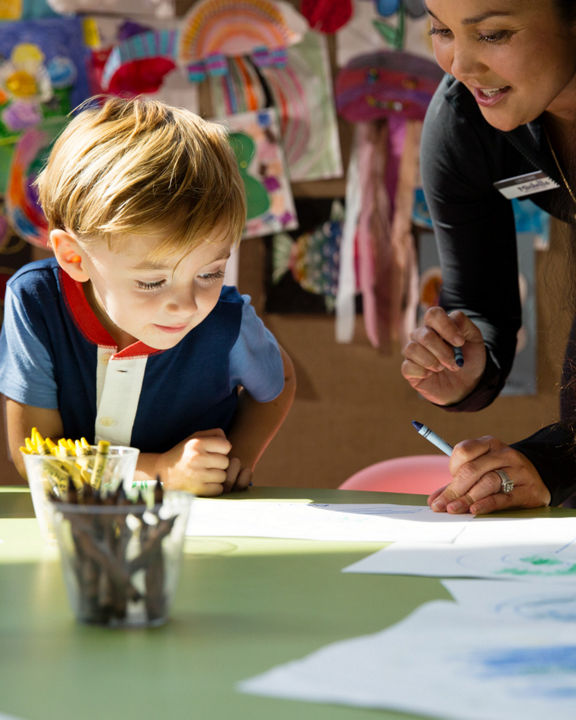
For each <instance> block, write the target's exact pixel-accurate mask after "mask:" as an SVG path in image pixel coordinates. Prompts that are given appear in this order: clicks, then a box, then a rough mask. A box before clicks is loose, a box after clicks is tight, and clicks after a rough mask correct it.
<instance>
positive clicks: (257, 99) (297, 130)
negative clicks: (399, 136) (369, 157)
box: [209, 33, 343, 182]
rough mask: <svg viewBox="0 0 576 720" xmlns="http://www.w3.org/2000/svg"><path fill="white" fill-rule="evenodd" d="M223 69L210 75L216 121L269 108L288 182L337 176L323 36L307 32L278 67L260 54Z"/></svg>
mask: <svg viewBox="0 0 576 720" xmlns="http://www.w3.org/2000/svg"><path fill="white" fill-rule="evenodd" d="M268 60H270V58H268ZM226 66H227V71H226V72H225V73H222V74H220V75H218V74H212V75H210V76H209V87H210V98H211V103H212V108H213V110H214V114H215V116H216V117H226V116H227V115H232V114H234V113H241V112H247V111H252V110H258V109H263V108H265V107H268V106H270V105H273V106H274V107H275V108H276V110H277V112H278V117H279V122H280V132H281V135H282V145H283V147H284V154H285V156H286V164H287V166H288V172H289V174H290V180H291V181H293V182H299V181H308V180H319V179H326V178H335V177H341V176H342V174H343V168H342V156H341V152H340V139H339V136H338V125H337V120H336V112H335V108H334V98H333V94H332V77H331V73H330V64H329V59H328V51H327V46H326V39H325V38H324V37H323V36H322V35H320V34H318V33H306V35H305V36H304V38H303V40H302V42H300V43H298V44H297V45H294V46H293V47H290V48H288V50H287V54H286V62H285V65H283V66H279V65H278V64H277V63H274V62H268V61H264V59H263V58H262V57H261V56H260V55H255V56H254V55H253V56H243V57H235V58H227V60H226Z"/></svg>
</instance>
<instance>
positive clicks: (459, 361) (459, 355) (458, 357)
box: [454, 347, 464, 367]
mask: <svg viewBox="0 0 576 720" xmlns="http://www.w3.org/2000/svg"><path fill="white" fill-rule="evenodd" d="M454 360H455V362H456V365H458V367H462V365H464V353H463V352H462V348H461V347H455V348H454Z"/></svg>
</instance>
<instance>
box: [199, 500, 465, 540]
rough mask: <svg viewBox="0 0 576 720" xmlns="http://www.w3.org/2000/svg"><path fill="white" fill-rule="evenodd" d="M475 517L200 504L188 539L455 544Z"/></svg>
mask: <svg viewBox="0 0 576 720" xmlns="http://www.w3.org/2000/svg"><path fill="white" fill-rule="evenodd" d="M471 521H472V517H471V516H464V515H447V514H439V513H435V512H432V510H430V509H429V508H428V507H425V506H421V505H389V504H358V505H356V504H353V505H352V504H345V505H337V504H320V503H309V504H305V503H290V502H278V503H276V502H264V501H252V502H251V501H249V500H222V499H218V498H216V499H198V500H196V501H195V502H194V503H193V505H192V512H191V514H190V519H189V521H188V527H187V530H186V535H188V536H228V537H273V538H292V539H307V540H332V541H348V542H387V541H395V540H412V541H418V542H423V543H429V542H439V543H450V542H452V541H453V540H454V539H455V538H456V537H457V536H458V534H459V533H461V532H462V530H463V529H464V528H465V527H466V526H467V525H468V524H469V523H470V522H471Z"/></svg>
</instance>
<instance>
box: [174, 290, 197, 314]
mask: <svg viewBox="0 0 576 720" xmlns="http://www.w3.org/2000/svg"><path fill="white" fill-rule="evenodd" d="M197 307H198V304H197V302H196V297H195V295H194V291H193V290H191V289H188V290H182V291H180V292H177V293H174V294H173V295H172V296H171V297H170V300H169V301H168V309H169V310H170V312H173V313H180V314H184V313H191V312H194V311H195V310H196V309H197Z"/></svg>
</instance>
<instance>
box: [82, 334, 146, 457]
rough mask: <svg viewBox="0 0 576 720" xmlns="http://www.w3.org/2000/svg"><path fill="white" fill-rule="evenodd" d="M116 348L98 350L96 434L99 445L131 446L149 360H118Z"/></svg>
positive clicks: (140, 358) (131, 358)
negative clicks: (101, 441)
mask: <svg viewBox="0 0 576 720" xmlns="http://www.w3.org/2000/svg"><path fill="white" fill-rule="evenodd" d="M115 349H116V348H109V347H99V348H98V370H97V403H98V412H97V415H96V423H95V428H94V435H95V438H96V442H97V441H98V440H108V441H109V442H111V443H113V444H115V445H130V441H131V438H132V428H133V426H134V420H135V418H136V411H137V409H138V402H139V400H140V393H141V390H142V383H143V380H144V372H145V370H146V363H147V361H148V357H147V356H139V357H129V358H116V357H115V356H114V350H115Z"/></svg>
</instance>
